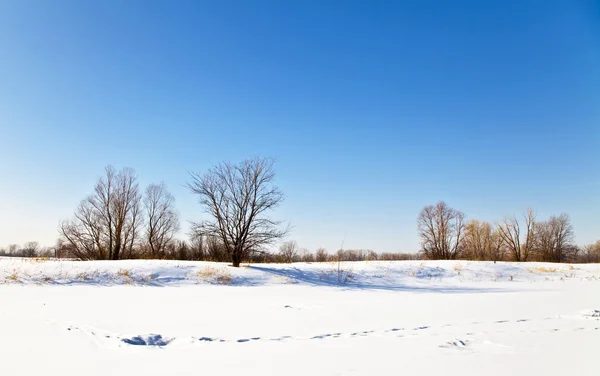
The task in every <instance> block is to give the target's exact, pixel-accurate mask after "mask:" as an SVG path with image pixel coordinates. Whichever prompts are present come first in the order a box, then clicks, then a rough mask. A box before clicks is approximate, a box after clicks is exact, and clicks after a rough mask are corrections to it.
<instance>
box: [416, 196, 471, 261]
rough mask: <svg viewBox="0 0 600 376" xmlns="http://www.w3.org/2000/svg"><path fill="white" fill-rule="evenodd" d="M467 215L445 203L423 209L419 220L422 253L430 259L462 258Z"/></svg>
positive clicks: (441, 202)
mask: <svg viewBox="0 0 600 376" xmlns="http://www.w3.org/2000/svg"><path fill="white" fill-rule="evenodd" d="M464 218H465V215H464V214H463V213H462V212H460V211H458V210H455V209H452V208H450V207H449V206H448V205H446V203H445V202H443V201H440V202H438V203H437V204H436V205H430V206H426V207H425V208H423V210H422V211H421V214H420V215H419V220H418V225H417V227H418V229H419V234H420V237H421V252H422V253H423V255H424V256H425V257H427V258H428V259H444V260H453V259H456V258H458V257H459V256H460V253H461V250H462V238H463V235H464V227H465V225H464Z"/></svg>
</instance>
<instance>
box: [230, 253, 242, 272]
mask: <svg viewBox="0 0 600 376" xmlns="http://www.w3.org/2000/svg"><path fill="white" fill-rule="evenodd" d="M231 264H232V266H234V267H236V268H239V267H240V254H239V252H237V250H234V251H233V253H232V254H231Z"/></svg>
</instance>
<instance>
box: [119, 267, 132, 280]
mask: <svg viewBox="0 0 600 376" xmlns="http://www.w3.org/2000/svg"><path fill="white" fill-rule="evenodd" d="M117 276H119V277H122V278H131V270H130V269H119V271H118V272H117Z"/></svg>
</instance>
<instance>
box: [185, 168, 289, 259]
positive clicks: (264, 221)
mask: <svg viewBox="0 0 600 376" xmlns="http://www.w3.org/2000/svg"><path fill="white" fill-rule="evenodd" d="M191 177H192V180H191V181H190V182H189V183H188V187H189V189H190V190H191V191H192V193H194V194H196V195H198V198H199V201H200V204H201V205H202V206H203V207H204V209H205V211H206V212H207V213H208V214H209V215H210V216H211V219H210V220H206V221H202V222H199V223H194V224H193V226H192V228H193V230H194V231H195V232H196V233H198V234H200V235H204V236H209V237H211V236H212V237H217V238H219V239H220V240H221V242H222V243H223V246H224V247H225V249H226V251H227V253H228V255H229V256H230V258H231V262H232V264H233V266H235V267H238V266H239V265H240V262H242V259H244V258H247V257H248V256H249V255H250V253H251V252H254V251H259V250H260V249H262V248H263V247H265V246H266V245H269V244H272V243H273V242H275V241H277V240H278V239H280V238H282V237H283V236H285V234H286V233H287V231H288V229H287V228H281V225H282V222H281V221H276V220H273V219H271V218H269V217H268V213H269V212H270V211H271V210H273V209H274V208H275V207H277V206H278V205H279V204H280V203H281V202H282V201H283V199H284V196H283V193H282V192H281V190H280V189H279V188H277V187H276V186H275V185H274V184H273V181H274V179H275V170H274V162H273V160H271V159H264V158H254V159H250V160H245V161H243V162H241V163H238V164H232V163H227V162H222V163H220V164H218V165H216V166H214V167H213V168H211V169H210V170H209V171H208V172H207V173H205V174H197V173H192V174H191Z"/></svg>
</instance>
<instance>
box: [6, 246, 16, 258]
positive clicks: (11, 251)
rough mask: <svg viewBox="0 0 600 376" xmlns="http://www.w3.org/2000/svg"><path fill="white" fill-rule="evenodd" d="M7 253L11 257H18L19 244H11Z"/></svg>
mask: <svg viewBox="0 0 600 376" xmlns="http://www.w3.org/2000/svg"><path fill="white" fill-rule="evenodd" d="M7 251H8V254H9V255H10V256H16V255H17V252H18V251H19V245H18V244H9V245H8V250H7Z"/></svg>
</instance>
